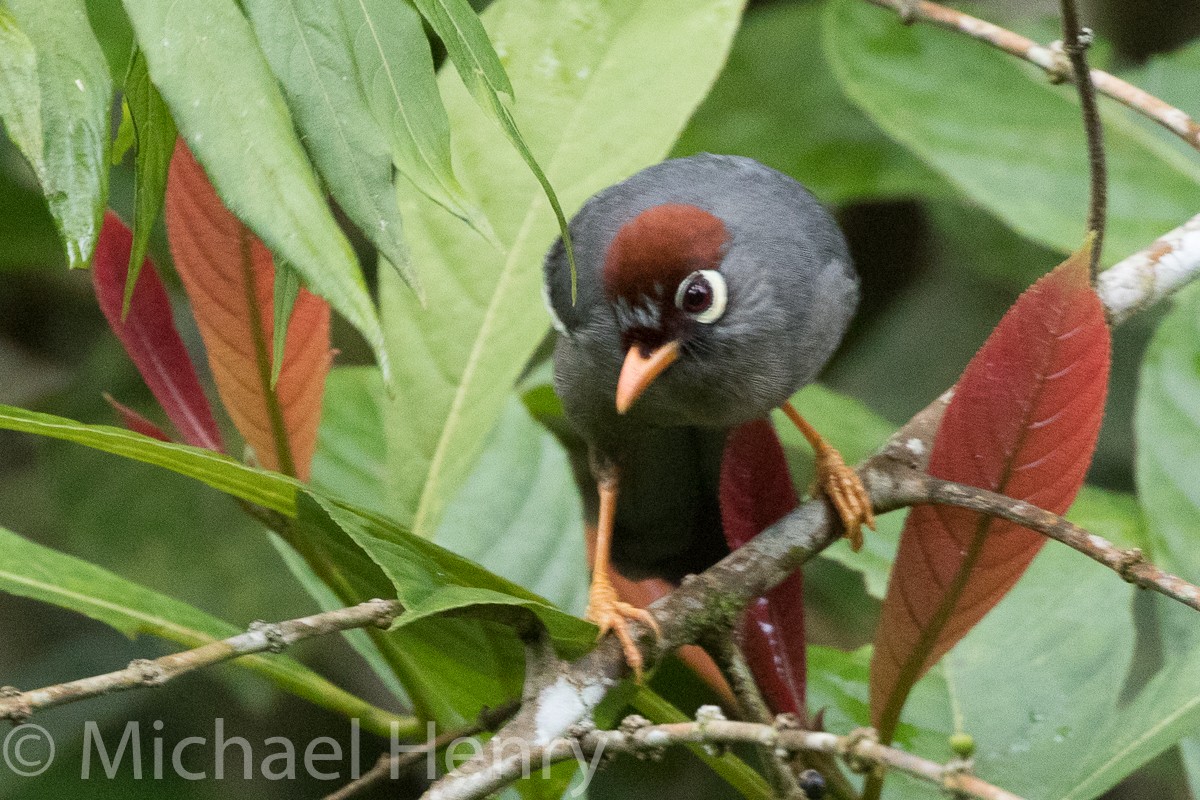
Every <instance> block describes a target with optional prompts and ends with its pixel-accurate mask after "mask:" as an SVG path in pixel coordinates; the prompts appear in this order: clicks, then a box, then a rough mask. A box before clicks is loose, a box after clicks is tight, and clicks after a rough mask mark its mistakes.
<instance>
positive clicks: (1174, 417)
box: [1134, 287, 1200, 581]
mask: <svg viewBox="0 0 1200 800" xmlns="http://www.w3.org/2000/svg"><path fill="white" fill-rule="evenodd" d="M1198 334H1200V290H1198V289H1197V287H1190V288H1188V289H1185V290H1184V291H1182V292H1180V293H1179V294H1178V295H1176V296H1175V302H1174V307H1173V308H1172V309H1171V312H1170V313H1169V314H1167V316H1166V317H1164V318H1163V320H1162V322H1161V323H1160V324H1159V327H1158V331H1157V332H1156V333H1155V335H1154V338H1153V339H1152V340H1151V342H1150V346H1149V348H1148V349H1147V351H1146V356H1145V358H1144V359H1143V361H1142V374H1141V381H1140V383H1139V388H1138V397H1137V410H1136V415H1135V417H1134V431H1135V435H1136V437H1137V447H1136V448H1135V452H1136V465H1137V469H1136V477H1137V486H1138V496H1139V497H1140V498H1141V501H1142V504H1143V506H1144V508H1145V511H1146V519H1147V522H1148V525H1147V529H1148V535H1149V538H1150V551H1151V553H1153V557H1154V560H1155V562H1156V563H1157V564H1158V565H1159V566H1161V567H1163V568H1164V569H1168V570H1171V571H1172V572H1175V573H1177V574H1179V575H1180V576H1182V577H1183V578H1186V579H1187V580H1189V581H1198V580H1200V548H1197V546H1196V543H1197V536H1196V523H1197V520H1200V474H1198V473H1197V470H1196V453H1197V452H1200V451H1198V450H1197V449H1196V448H1198V447H1200V339H1198V338H1197V336H1198Z"/></svg>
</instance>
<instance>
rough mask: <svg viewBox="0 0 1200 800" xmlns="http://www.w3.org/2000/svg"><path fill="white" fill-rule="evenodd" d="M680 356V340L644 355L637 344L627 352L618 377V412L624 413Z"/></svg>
mask: <svg viewBox="0 0 1200 800" xmlns="http://www.w3.org/2000/svg"><path fill="white" fill-rule="evenodd" d="M677 358H679V342H678V341H672V342H667V343H666V344H664V345H661V346H659V347H656V348H654V349H653V350H651V351H650V355H648V356H644V355H642V351H641V349H640V348H639V347H637V346H636V345H635V346H633V347H631V348H629V352H628V353H626V354H625V363H624V364H623V365H622V366H621V376H620V377H619V378H617V413H618V414H624V413H625V412H626V411H628V410H629V407H630V406H632V405H633V403H634V401H635V400H637V399H638V398H639V397H641V396H642V392H644V391H646V388H647V387H648V386H649V385H650V384H651V383H653V382H654V379H655V378H657V377H658V376H659V375H661V374H662V371H663V370H664V369H666V368H667V367H669V366H671V364H672V363H674V361H675V359H677Z"/></svg>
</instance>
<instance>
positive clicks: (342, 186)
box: [245, 0, 445, 292]
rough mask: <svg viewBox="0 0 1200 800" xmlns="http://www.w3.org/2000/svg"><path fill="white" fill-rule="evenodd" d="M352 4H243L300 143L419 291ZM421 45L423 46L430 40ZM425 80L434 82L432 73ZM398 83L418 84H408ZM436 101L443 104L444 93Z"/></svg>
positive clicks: (351, 0) (312, 0)
mask: <svg viewBox="0 0 1200 800" xmlns="http://www.w3.org/2000/svg"><path fill="white" fill-rule="evenodd" d="M350 4H357V0H338V2H337V3H334V4H330V3H326V2H320V1H319V0H290V1H289V2H283V3H280V2H273V0H272V1H271V2H268V1H267V0H249V2H247V3H246V4H245V5H246V10H247V11H248V12H249V15H250V20H251V22H252V23H253V25H254V30H255V33H257V34H258V41H259V44H260V45H262V48H263V52H264V53H265V54H266V57H267V61H268V62H270V64H271V69H272V70H273V71H274V73H275V75H276V76H277V77H278V78H279V82H280V84H281V85H282V86H283V90H284V93H285V94H286V95H287V99H288V107H289V108H290V109H291V111H292V114H293V115H294V116H295V119H296V124H297V126H298V127H299V129H300V132H301V134H302V137H303V141H304V145H305V147H306V148H307V149H308V152H309V154H310V155H311V156H312V159H313V161H314V162H315V164H316V166H317V169H319V170H320V172H321V176H322V177H323V178H324V179H325V182H326V183H327V184H328V185H329V190H330V192H331V193H332V194H333V196H334V198H335V199H336V200H337V201H338V205H340V206H341V207H342V209H343V210H344V211H345V212H346V216H348V217H349V218H350V219H351V221H353V222H354V224H355V225H357V226H358V228H359V229H360V230H361V231H362V232H363V234H364V235H365V236H366V237H367V238H368V239H369V240H370V241H371V243H372V244H373V245H375V247H376V248H378V249H379V252H380V254H381V255H382V256H383V257H384V258H385V259H387V261H388V263H390V264H391V265H392V266H393V267H395V268H396V269H397V270H399V271H400V275H401V277H403V278H404V280H405V282H407V283H408V284H409V285H410V286H412V287H413V289H414V290H418V292H419V285H418V282H417V277H416V273H415V272H414V270H413V268H412V264H411V262H410V260H409V257H408V246H407V245H406V244H405V243H404V224H403V222H402V221H401V218H400V209H399V207H398V206H397V205H396V188H395V186H394V185H393V182H392V155H391V152H390V144H389V142H388V137H387V135H386V134H385V133H384V130H383V129H382V128H380V126H379V124H378V123H377V122H376V121H375V118H374V117H373V116H372V114H371V108H370V106H369V104H368V102H367V96H366V94H365V88H366V87H365V84H366V82H367V81H368V75H367V74H363V73H360V72H359V69H360V63H359V61H358V60H357V58H356V54H357V53H358V51H356V50H355V48H354V47H353V46H352V44H351V38H350V34H349V32H348V31H347V28H346V24H345V22H344V20H343V16H344V15H343V13H342V12H341V11H340V10H339V9H340V8H342V7H348V6H349V5H350ZM394 5H396V6H401V5H404V4H403V3H399V4H394ZM396 13H403V12H402V11H397V12H396ZM408 44H410V42H408V41H407V40H406V41H404V42H401V41H389V42H388V46H389V47H394V48H397V49H404V48H405V47H406V46H407V45H408ZM422 46H425V47H426V52H428V47H427V45H424V44H423V45H422ZM430 74H431V75H432V65H431V66H430ZM350 77H353V79H352V80H351V79H349V78H350ZM426 81H427V82H429V83H431V84H432V77H427V78H426ZM403 88H404V89H405V90H412V89H414V88H415V87H414V86H413V85H410V84H405V85H404V87H403ZM437 102H438V108H439V109H440V108H441V105H440V103H441V101H440V100H438V101H437ZM442 118H443V119H444V118H445V112H444V111H442ZM416 123H417V124H421V125H429V124H432V120H431V119H430V118H425V117H422V118H420V119H418V120H416Z"/></svg>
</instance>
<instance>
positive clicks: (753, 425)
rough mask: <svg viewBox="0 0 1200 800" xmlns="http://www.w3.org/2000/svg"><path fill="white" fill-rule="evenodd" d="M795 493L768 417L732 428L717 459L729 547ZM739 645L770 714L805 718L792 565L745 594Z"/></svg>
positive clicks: (786, 506) (798, 597)
mask: <svg viewBox="0 0 1200 800" xmlns="http://www.w3.org/2000/svg"><path fill="white" fill-rule="evenodd" d="M797 502H798V498H797V497H796V490H795V488H794V487H793V486H792V477H791V475H790V474H789V473H788V467H787V459H786V458H785V457H784V454H783V447H782V445H780V443H779V437H778V436H776V434H775V429H774V427H772V425H771V423H770V422H768V421H767V420H765V419H764V420H756V421H754V422H748V423H746V424H745V425H741V426H740V427H738V428H735V429H734V430H733V432H732V433H730V434H729V438H728V439H727V440H726V442H725V453H724V455H723V456H722V458H721V526H722V529H723V530H724V532H725V540H726V542H728V544H729V546H730V548H732V549H736V548H738V547H741V546H742V545H744V544H745V543H746V542H748V541H750V540H751V539H753V538H754V537H755V536H757V535H758V534H759V533H761V532H762V531H764V530H766V529H767V528H769V527H770V526H771V525H774V524H775V523H776V522H778V521H779V520H780V519H781V518H782V517H783V516H785V515H786V514H787V513H788V512H789V511H791V510H792V509H794V508H795V507H796V504H797ZM741 637H742V647H743V648H744V650H745V652H746V661H747V663H748V664H749V665H750V669H751V671H752V672H753V673H754V679H755V682H756V683H757V684H758V686H759V688H760V689H761V690H762V692H763V696H764V697H765V699H766V701H767V703H768V704H769V705H770V707H771V710H772V711H774V712H775V713H776V714H783V713H792V714H798V715H800V717H801V719H804V718H805V717H806V716H807V714H806V711H805V700H804V685H805V664H806V661H807V654H806V653H805V638H804V582H803V573H802V572H799V571H797V572H795V573H793V574H792V575H790V576H788V578H787V579H786V580H784V581H783V582H782V583H780V584H779V585H778V586H776V587H775V588H774V589H772V590H771V591H770V592H768V593H767V594H766V595H765V596H763V597H759V598H755V599H754V600H753V601H751V603H750V605H749V606H748V607H747V609H746V613H745V615H744V616H743V618H742V625H741Z"/></svg>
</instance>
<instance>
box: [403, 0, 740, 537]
mask: <svg viewBox="0 0 1200 800" xmlns="http://www.w3.org/2000/svg"><path fill="white" fill-rule="evenodd" d="M577 10H578V11H579V13H580V14H583V15H585V16H586V19H587V24H586V25H580V24H578V23H577V21H576V20H575V19H573V18H572V17H571V15H568V14H549V13H545V10H544V9H543V8H542V7H541V5H540V4H539V3H536V2H533V1H532V0H501V2H499V3H496V4H494V5H493V6H491V7H490V8H488V10H487V11H486V12H485V13H484V15H483V21H484V23H485V25H486V26H487V27H488V32H489V34H490V36H491V38H492V41H493V42H494V43H495V45H496V47H497V50H498V51H501V52H504V53H506V58H507V62H506V67H507V70H508V75H509V77H510V78H511V80H512V83H513V86H514V87H515V92H516V96H517V97H518V98H521V99H520V102H518V103H517V104H516V106H515V107H514V114H515V117H516V122H517V124H518V126H519V128H520V130H521V131H522V132H523V133H524V135H525V139H526V141H527V142H528V144H529V147H530V149H531V150H532V151H533V153H534V155H536V156H537V159H538V161H539V163H542V164H545V165H546V174H547V175H548V176H549V178H550V182H551V183H552V184H553V185H554V186H555V187H557V189H558V191H559V196H560V198H562V200H563V205H564V207H565V208H568V209H573V208H577V207H578V206H579V205H580V204H581V203H582V202H583V201H584V200H585V199H586V198H587V197H588V196H590V195H591V194H593V193H594V192H596V191H597V190H599V189H601V188H603V187H604V186H606V185H608V184H611V183H614V182H615V181H617V180H620V179H621V178H624V177H627V176H628V175H630V174H631V173H633V172H634V171H636V170H637V169H639V168H641V167H644V166H646V165H648V164H650V163H652V162H653V161H656V160H658V159H659V158H661V157H662V156H663V155H664V154H665V153H666V151H667V149H668V148H669V146H670V143H671V141H672V140H673V139H674V137H675V136H676V135H677V134H678V132H679V130H680V128H681V127H682V126H683V123H684V121H685V120H686V119H687V116H688V115H689V114H690V113H691V110H692V109H693V108H694V107H695V105H696V104H697V103H698V102H699V100H700V98H701V97H703V95H704V93H705V91H706V90H707V88H708V85H709V84H710V83H711V81H712V80H713V78H714V76H715V73H716V71H717V69H718V68H719V66H720V63H721V61H722V59H723V57H724V54H725V52H726V50H727V48H728V46H729V42H730V39H731V37H732V33H733V30H734V28H735V27H736V25H737V20H738V16H739V11H740V4H738V3H729V2H726V0H705V2H699V3H696V2H691V1H690V0H689V1H688V2H684V1H683V0H671V1H670V2H661V1H656V2H649V0H623V1H622V2H619V3H616V4H600V3H596V2H589V3H587V4H585V5H583V6H580V7H578V9H577ZM547 53H549V54H550V55H553V57H554V58H553V59H549V58H548V57H546V54H547ZM440 86H441V88H442V93H443V96H444V97H445V98H446V108H447V111H448V113H449V116H450V120H451V127H452V129H453V131H454V140H453V143H454V153H455V169H456V174H457V175H458V177H459V179H460V181H462V183H463V185H464V186H465V187H466V188H467V190H468V192H469V193H470V194H473V195H474V196H475V197H478V198H480V202H481V203H483V210H484V213H485V214H486V215H487V216H488V218H489V219H490V220H491V221H492V224H493V225H494V226H495V228H496V232H497V234H498V235H499V238H500V239H501V241H503V242H505V243H506V244H508V247H509V249H507V251H505V252H503V253H501V252H495V251H493V250H491V249H489V248H488V247H487V246H486V244H485V243H484V242H483V241H482V239H480V237H478V236H475V235H473V234H472V233H471V232H469V231H463V229H462V226H461V224H459V223H458V222H457V220H455V219H454V218H453V217H451V216H450V215H448V214H446V213H445V212H443V211H442V210H441V209H439V208H437V207H435V206H434V205H433V204H431V203H429V202H427V201H426V200H424V199H423V198H422V197H421V196H419V195H418V194H416V193H415V192H412V191H407V190H403V189H402V192H403V195H402V200H401V209H402V211H404V213H405V227H406V230H407V234H408V236H409V240H410V245H411V247H412V249H413V257H414V260H416V261H417V262H418V263H420V264H421V265H422V276H423V279H424V283H425V286H426V290H427V294H428V303H427V306H426V308H424V309H422V308H421V307H420V306H419V305H418V303H417V302H416V299H415V298H411V297H406V296H405V294H406V293H405V292H402V291H400V287H399V286H398V284H397V283H396V282H395V281H394V280H393V279H391V278H390V277H389V276H388V275H387V274H386V273H384V274H383V275H382V276H381V297H382V302H383V306H384V309H385V317H386V319H387V321H388V341H389V343H390V347H392V348H393V352H394V354H395V358H394V360H396V361H401V360H402V363H398V364H397V376H398V378H397V381H396V388H395V395H396V396H395V398H394V399H393V400H392V402H391V403H389V406H388V408H389V412H388V425H387V430H388V437H389V441H388V446H389V470H388V472H389V475H390V483H391V486H390V489H391V492H390V497H389V501H390V507H391V513H392V515H393V516H394V517H396V518H397V519H401V520H405V521H408V520H411V521H412V529H413V531H414V532H415V533H417V534H418V535H421V536H431V535H433V533H434V532H435V531H436V530H437V525H438V522H439V519H440V517H441V515H442V512H443V510H444V509H445V507H446V504H447V503H448V502H449V501H450V499H451V498H452V497H453V496H454V494H455V492H456V491H457V490H458V488H459V487H460V486H461V485H462V483H463V481H464V480H465V479H466V477H467V475H468V474H469V473H470V471H471V468H472V467H473V465H474V464H475V461H476V459H477V458H478V455H479V453H480V452H481V451H482V448H483V446H484V443H485V441H486V439H487V435H488V433H489V431H491V429H492V427H493V426H494V424H495V422H496V420H497V419H498V417H499V415H500V413H501V411H502V409H503V407H504V404H505V402H507V398H508V396H509V393H510V392H511V390H512V387H513V385H514V383H515V381H516V379H517V377H518V376H519V375H520V373H521V370H522V369H523V367H524V365H525V363H526V362H527V361H528V359H529V357H530V355H531V354H532V353H533V351H534V349H535V348H536V346H537V343H538V342H539V341H541V339H542V337H543V336H544V335H545V334H546V331H547V330H548V328H549V318H548V316H547V315H546V313H545V311H544V310H543V309H542V307H541V300H540V284H541V267H540V264H541V259H542V255H543V253H544V252H545V251H546V249H547V248H548V247H549V246H550V244H551V241H552V240H553V238H554V236H555V233H556V230H557V226H556V225H555V222H554V218H553V216H552V215H551V214H549V213H547V211H548V209H547V208H546V206H545V201H544V198H543V197H542V193H541V190H540V187H539V185H538V183H537V182H536V180H534V179H533V178H532V177H531V176H530V175H529V173H528V171H527V169H526V165H525V164H524V163H523V162H522V160H521V159H520V158H519V156H518V155H517V154H516V153H514V152H513V151H512V149H511V148H509V147H508V145H507V143H506V141H505V139H504V138H503V135H502V133H501V132H500V131H497V130H496V127H495V125H494V123H493V121H492V120H491V119H489V118H487V117H486V116H485V115H483V114H482V113H481V112H480V111H479V109H478V108H477V107H476V104H475V102H474V100H473V99H472V98H471V96H470V94H469V92H468V91H467V90H466V89H465V88H464V87H463V85H462V83H461V81H460V80H459V78H458V76H457V75H455V74H453V73H447V72H446V71H443V74H442V76H441V81H440Z"/></svg>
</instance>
